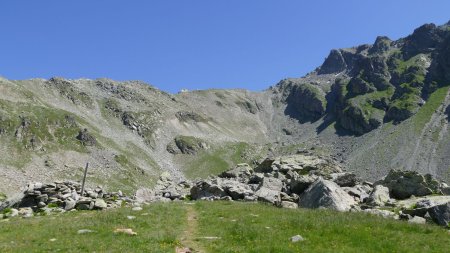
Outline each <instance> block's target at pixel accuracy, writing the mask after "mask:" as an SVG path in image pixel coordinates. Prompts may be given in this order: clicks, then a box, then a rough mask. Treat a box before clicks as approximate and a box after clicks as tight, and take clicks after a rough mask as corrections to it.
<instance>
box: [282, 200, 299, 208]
mask: <svg viewBox="0 0 450 253" xmlns="http://www.w3.org/2000/svg"><path fill="white" fill-rule="evenodd" d="M281 207H283V208H290V209H296V208H298V204H297V203H294V202H291V201H281Z"/></svg>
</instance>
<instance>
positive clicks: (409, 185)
mask: <svg viewBox="0 0 450 253" xmlns="http://www.w3.org/2000/svg"><path fill="white" fill-rule="evenodd" d="M378 184H382V185H384V186H386V187H388V188H389V192H390V194H391V196H392V197H393V198H396V199H406V198H409V197H411V196H412V195H414V196H425V195H430V194H432V193H434V192H437V191H438V188H439V183H438V182H437V181H436V180H434V179H433V178H432V176H431V175H429V174H427V175H421V174H419V173H417V172H414V171H399V170H391V171H390V172H389V174H388V175H387V176H386V178H385V179H384V180H382V181H380V182H378Z"/></svg>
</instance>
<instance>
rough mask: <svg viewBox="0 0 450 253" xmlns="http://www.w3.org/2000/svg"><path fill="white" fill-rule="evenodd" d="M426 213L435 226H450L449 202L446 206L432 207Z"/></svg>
mask: <svg viewBox="0 0 450 253" xmlns="http://www.w3.org/2000/svg"><path fill="white" fill-rule="evenodd" d="M428 212H429V214H430V216H431V218H433V220H434V221H435V222H436V223H437V224H439V225H441V226H444V227H448V226H449V225H450V202H448V203H447V204H443V205H438V206H434V207H432V208H430V209H429V210H428Z"/></svg>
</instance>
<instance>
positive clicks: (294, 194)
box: [0, 152, 450, 227]
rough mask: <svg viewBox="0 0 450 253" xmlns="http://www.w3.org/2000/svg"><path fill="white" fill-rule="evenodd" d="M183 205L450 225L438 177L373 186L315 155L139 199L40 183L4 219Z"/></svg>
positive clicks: (164, 181)
mask: <svg viewBox="0 0 450 253" xmlns="http://www.w3.org/2000/svg"><path fill="white" fill-rule="evenodd" d="M181 200H184V201H186V200H208V201H214V200H228V201H245V202H255V201H260V202H265V203H269V204H272V205H275V206H279V207H283V208H294V209H296V208H299V207H301V208H312V209H315V208H326V209H332V210H336V211H341V212H343V211H348V212H367V213H370V214H373V215H380V216H383V217H386V218H393V219H403V220H407V221H408V222H410V223H422V224H423V223H427V222H429V223H437V224H438V225H441V226H444V227H449V224H450V187H449V186H448V185H447V184H446V183H444V182H439V181H437V180H435V179H434V178H433V177H432V176H431V175H430V174H426V175H421V174H419V173H417V172H412V171H399V170H392V171H390V172H389V173H388V175H387V176H386V177H384V178H383V179H381V180H379V181H377V182H375V183H371V182H368V181H362V180H361V179H360V178H358V176H356V175H355V174H353V173H350V172H346V171H345V168H343V167H342V166H341V165H340V164H339V163H338V162H336V161H335V160H334V159H332V158H330V157H324V156H317V155H314V154H312V153H309V152H302V153H299V154H295V155H289V156H280V157H276V158H273V159H270V158H269V159H266V160H264V162H262V163H261V164H259V165H258V166H256V167H254V168H253V167H251V166H250V165H248V164H239V165H237V166H236V167H234V168H232V169H231V170H227V171H225V172H223V173H221V174H220V175H219V176H216V177H210V178H208V179H197V180H194V181H182V182H176V181H174V180H173V179H172V178H171V176H170V174H168V173H163V174H162V175H161V176H160V178H159V180H158V181H157V183H156V185H155V187H154V188H152V189H149V188H141V189H139V190H137V191H136V193H135V194H134V196H132V197H126V196H124V195H123V193H122V192H121V191H119V192H112V193H108V192H106V191H104V190H103V189H102V188H101V187H96V188H95V189H87V190H86V191H85V193H84V194H83V193H82V192H81V186H80V184H77V183H73V182H55V183H51V184H42V183H32V184H29V185H28V187H27V189H26V190H25V191H24V192H23V194H22V195H21V196H19V197H17V198H15V199H10V200H8V201H6V202H4V203H2V202H0V211H2V214H1V216H2V218H9V217H14V216H22V217H32V216H34V215H43V214H44V215H50V214H53V213H61V212H66V211H75V210H103V209H109V208H116V207H123V206H132V207H133V210H142V208H141V205H143V204H147V203H152V202H171V201H181ZM2 209H3V210H2Z"/></svg>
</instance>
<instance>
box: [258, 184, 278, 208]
mask: <svg viewBox="0 0 450 253" xmlns="http://www.w3.org/2000/svg"><path fill="white" fill-rule="evenodd" d="M255 195H256V196H257V198H258V201H262V202H268V203H271V204H278V203H280V201H281V197H280V191H274V190H272V189H269V188H266V187H260V188H259V189H258V190H257V191H256V192H255Z"/></svg>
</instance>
